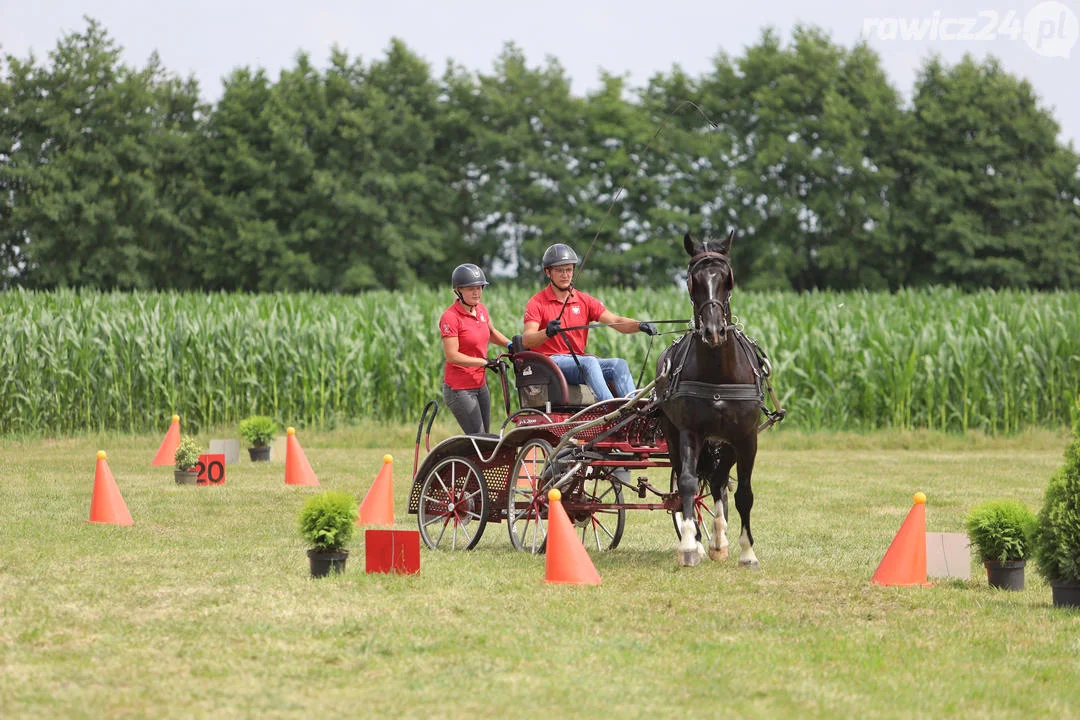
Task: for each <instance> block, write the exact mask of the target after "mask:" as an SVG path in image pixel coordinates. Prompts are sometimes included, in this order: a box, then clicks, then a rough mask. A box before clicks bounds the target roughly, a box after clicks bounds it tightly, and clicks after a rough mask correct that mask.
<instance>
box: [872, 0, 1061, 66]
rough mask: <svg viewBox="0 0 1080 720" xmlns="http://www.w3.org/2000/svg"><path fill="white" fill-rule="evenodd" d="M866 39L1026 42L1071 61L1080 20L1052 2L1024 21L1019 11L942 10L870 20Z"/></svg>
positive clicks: (1034, 9)
mask: <svg viewBox="0 0 1080 720" xmlns="http://www.w3.org/2000/svg"><path fill="white" fill-rule="evenodd" d="M862 37H863V39H864V40H868V41H874V40H899V41H910V42H934V41H961V42H987V41H991V40H1000V39H1008V40H1020V39H1023V40H1024V42H1025V43H1027V45H1028V47H1030V48H1031V49H1032V50H1034V51H1035V52H1037V53H1038V54H1039V55H1043V56H1046V57H1063V58H1068V57H1069V55H1070V53H1071V51H1072V48H1073V46H1074V45H1075V44H1076V41H1077V39H1078V38H1080V20H1077V17H1076V13H1074V12H1073V11H1072V8H1070V7H1069V6H1068V5H1065V4H1064V3H1061V2H1057V0H1052V1H1051V2H1041V3H1039V4H1037V5H1035V6H1034V7H1032V8H1031V9H1030V10H1029V11H1028V12H1027V13H1025V14H1024V17H1023V20H1022V21H1021V19H1020V16H1019V14H1018V13H1017V12H1016V11H1015V10H1009V11H1007V12H1005V13H1000V12H998V11H997V10H984V11H982V12H980V13H978V14H976V15H974V16H969V17H957V16H945V15H942V13H941V11H940V10H935V11H934V12H933V13H932V14H931V15H929V16H922V17H868V18H864V19H863V25H862Z"/></svg>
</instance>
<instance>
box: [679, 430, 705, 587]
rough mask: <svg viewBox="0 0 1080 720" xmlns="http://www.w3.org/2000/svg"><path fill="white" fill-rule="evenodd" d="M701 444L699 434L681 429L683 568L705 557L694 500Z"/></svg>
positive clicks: (681, 559)
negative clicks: (699, 536) (698, 535)
mask: <svg viewBox="0 0 1080 720" xmlns="http://www.w3.org/2000/svg"><path fill="white" fill-rule="evenodd" d="M700 451H701V443H700V442H699V441H698V438H697V436H696V435H693V434H692V433H689V432H686V431H685V430H684V431H680V432H679V457H680V460H681V466H682V467H680V468H679V477H678V480H677V481H676V484H677V485H678V487H679V499H680V500H681V501H682V520H680V521H679V550H678V561H679V565H681V566H682V567H694V566H695V565H697V564H698V563H700V562H701V559H702V558H703V557H705V548H703V547H702V546H701V542H700V541H699V540H698V538H697V533H698V528H697V522H696V520H695V518H696V516H697V515H696V512H695V508H694V502H695V501H696V499H697V492H698V476H697V461H698V453H699V452H700Z"/></svg>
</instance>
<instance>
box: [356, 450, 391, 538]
mask: <svg viewBox="0 0 1080 720" xmlns="http://www.w3.org/2000/svg"><path fill="white" fill-rule="evenodd" d="M382 462H383V465H382V467H381V468H380V469H379V474H378V475H376V476H375V482H374V484H372V486H371V489H370V490H368V492H367V495H365V496H364V502H362V503H360V512H358V513H357V514H356V524H357V525H393V524H394V481H393V479H392V474H393V467H394V456H393V455H383V458H382Z"/></svg>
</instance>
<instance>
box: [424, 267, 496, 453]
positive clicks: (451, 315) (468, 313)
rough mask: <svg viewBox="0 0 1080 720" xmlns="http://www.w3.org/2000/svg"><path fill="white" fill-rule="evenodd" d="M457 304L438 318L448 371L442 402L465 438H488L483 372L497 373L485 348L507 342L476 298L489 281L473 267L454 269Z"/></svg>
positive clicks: (488, 400)
mask: <svg viewBox="0 0 1080 720" xmlns="http://www.w3.org/2000/svg"><path fill="white" fill-rule="evenodd" d="M450 284H451V285H453V287H454V294H455V295H457V300H455V301H454V304H453V305H451V306H450V307H448V308H447V309H446V312H444V313H443V314H442V317H441V318H439V333H440V334H441V335H442V344H443V354H445V355H446V368H445V370H444V372H443V402H445V403H446V406H447V407H448V408H450V412H452V413H454V417H455V418H457V421H458V424H459V425H461V430H462V432H464V433H465V434H466V435H476V434H479V433H486V432H488V428H489V427H490V426H491V397H490V396H489V395H488V389H487V379H486V378H485V377H484V371H485V370H486V369H487V368H489V367H491V368H494V367H495V361H494V360H488V357H487V346H488V343H490V342H494V343H496V344H497V345H499V346H500V347H506V345H507V343H509V342H510V340H509V338H507V337H506V336H505V335H503V334H502V333H501V332H499V331H498V330H496V329H495V325H494V324H493V323H492V322H491V315H490V314H489V313H488V310H487V308H486V307H484V304H483V303H482V302H480V298H481V297H482V296H483V294H484V288H485V287H487V284H488V281H487V278H485V277H484V271H483V270H481V269H480V268H478V267H477V266H476V265H473V264H472V263H466V264H464V265H458V266H457V267H456V268H454V274H453V275H452V276H451V278H450Z"/></svg>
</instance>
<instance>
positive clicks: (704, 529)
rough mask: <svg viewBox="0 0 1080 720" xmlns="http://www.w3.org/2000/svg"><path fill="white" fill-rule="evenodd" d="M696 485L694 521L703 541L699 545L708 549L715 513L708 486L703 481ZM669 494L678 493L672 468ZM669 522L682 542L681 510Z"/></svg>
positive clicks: (725, 514)
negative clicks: (699, 529) (672, 524)
mask: <svg viewBox="0 0 1080 720" xmlns="http://www.w3.org/2000/svg"><path fill="white" fill-rule="evenodd" d="M698 483H699V484H698V491H697V495H696V496H695V497H694V515H696V516H697V517H695V518H694V519H695V520H696V521H697V525H698V527H699V528H701V535H702V540H703V542H702V543H701V544H702V545H704V546H705V547H710V545H711V543H712V533H713V520H715V519H716V513H714V512H713V503H712V491H711V490H710V489H709V484H708V482H706V481H705V480H699V481H698ZM671 492H673V493H677V492H679V487H678V484H677V482H676V479H675V469H674V468H672V470H671ZM729 494H730V493H729ZM724 519H725V520H726V519H727V513H724ZM671 522H672V523H674V524H675V534H676V535H678V537H679V539H680V540H682V530H681V529H680V527H679V523H681V522H682V511H681V510H676V511H675V512H673V513H671Z"/></svg>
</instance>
